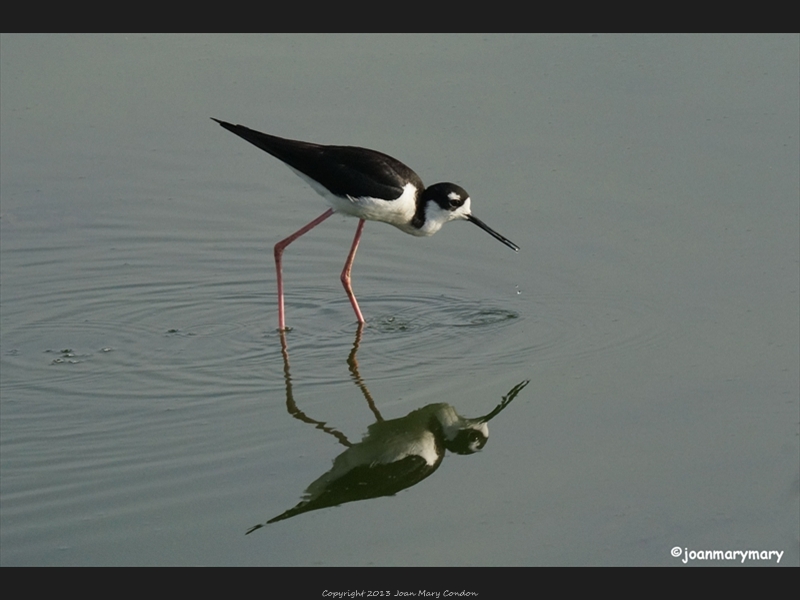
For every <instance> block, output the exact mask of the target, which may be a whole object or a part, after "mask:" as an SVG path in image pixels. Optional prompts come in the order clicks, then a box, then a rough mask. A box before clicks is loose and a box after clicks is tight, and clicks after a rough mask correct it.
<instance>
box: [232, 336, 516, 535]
mask: <svg viewBox="0 0 800 600" xmlns="http://www.w3.org/2000/svg"><path fill="white" fill-rule="evenodd" d="M361 333H362V327H361V326H359V328H358V331H357V332H356V339H355V342H354V343H353V349H352V350H351V352H350V356H349V357H348V359H347V364H348V366H349V368H350V373H351V375H352V377H353V380H354V381H355V383H356V385H357V386H358V387H359V389H360V390H361V393H362V394H363V395H364V398H365V399H366V401H367V404H368V406H369V408H370V410H372V412H373V414H374V415H375V418H376V422H375V423H373V424H372V425H370V426H369V427H368V428H367V433H366V434H365V435H364V437H363V439H362V440H361V441H360V442H358V443H355V444H354V443H352V442H351V441H350V440H348V439H347V437H346V436H345V435H344V434H343V433H342V432H341V431H338V430H336V429H334V428H333V427H329V426H328V425H326V424H325V423H324V422H322V421H317V420H316V419H312V418H311V417H309V416H307V415H306V414H305V413H304V412H303V411H301V410H300V409H299V408H298V406H297V404H296V403H295V400H294V394H293V392H292V378H291V374H290V371H289V350H288V347H287V345H286V336H285V334H284V332H281V333H280V335H281V350H282V352H283V365H284V378H285V381H286V407H287V409H288V411H289V414H291V415H292V416H293V417H294V418H296V419H299V420H301V421H303V422H305V423H310V424H313V425H315V426H316V427H317V428H318V429H321V430H323V431H325V432H326V433H329V434H331V435H333V436H334V437H336V439H337V440H338V441H339V442H340V443H341V444H342V445H343V446H346V447H347V449H346V450H345V451H344V452H342V453H341V454H340V455H339V456H337V457H336V459H335V460H334V461H333V468H331V470H330V471H328V472H327V473H324V474H323V475H322V476H321V477H319V478H318V479H317V480H316V481H314V482H312V483H311V485H309V486H308V488H307V489H306V491H305V494H304V495H303V499H302V500H301V501H300V502H299V503H298V504H297V506H295V507H294V508H290V509H289V510H287V511H286V512H283V513H281V514H280V515H278V516H277V517H273V518H272V519H270V520H269V521H267V522H266V523H262V524H259V525H256V526H254V527H251V528H250V529H249V530H248V531H247V533H252V532H253V531H255V530H256V529H260V528H261V527H264V525H268V524H270V523H275V522H276V521H283V520H284V519H289V518H291V517H294V516H297V515H299V514H302V513H305V512H309V511H312V510H319V509H321V508H327V507H330V506H337V505H339V504H344V503H345V502H355V501H356V500H367V499H369V498H379V497H381V496H391V495H393V494H396V493H397V492H399V491H401V490H404V489H406V488H408V487H411V486H412V485H415V484H417V483H419V482H420V481H422V480H423V479H425V478H426V477H428V476H429V475H431V474H432V473H433V472H434V471H435V470H436V469H438V468H439V465H440V464H441V463H442V459H443V458H444V455H445V450H450V451H451V452H455V453H457V454H473V453H474V452H477V451H478V450H480V449H481V448H483V447H484V446H485V445H486V441H487V439H488V437H489V428H488V425H487V424H488V422H489V421H490V420H491V419H493V418H494V417H496V416H497V415H498V414H499V413H500V412H501V411H502V410H503V409H504V408H505V407H506V406H508V405H509V404H510V403H511V401H512V400H513V399H514V398H515V397H516V396H517V394H518V393H519V392H520V390H522V388H524V387H525V386H526V385H528V381H522V382H520V383H518V384H517V385H515V386H514V387H513V388H511V390H509V392H508V393H507V394H506V395H505V396H503V399H502V401H501V402H500V404H498V405H497V406H496V407H495V408H494V410H492V411H491V412H490V413H488V414H487V415H484V416H482V417H477V418H474V419H467V418H464V417H462V416H460V415H459V414H458V413H457V412H456V411H455V409H454V408H453V407H452V406H451V405H449V404H445V403H437V404H429V405H427V406H424V407H422V408H418V409H417V410H415V411H412V412H411V413H409V414H408V415H406V416H405V417H401V418H398V419H390V420H388V421H387V420H385V419H384V418H383V417H382V416H381V414H380V411H379V410H378V408H377V406H375V402H374V401H373V399H372V395H371V394H370V393H369V390H368V389H367V386H366V384H365V383H364V380H363V379H362V377H361V374H360V373H359V370H358V361H357V359H356V354H357V352H358V347H359V344H360V342H361Z"/></svg>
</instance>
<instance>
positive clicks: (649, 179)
mask: <svg viewBox="0 0 800 600" xmlns="http://www.w3.org/2000/svg"><path fill="white" fill-rule="evenodd" d="M799 56H800V42H799V38H798V36H797V35H784V36H781V35H773V36H510V37H508V36H464V35H460V36H135V35H130V36H16V35H3V36H0V59H1V60H2V63H1V64H0V200H1V201H2V204H1V206H0V250H1V252H2V254H1V258H2V260H0V275H1V276H2V280H1V281H0V309H1V312H0V319H1V320H0V331H1V333H2V337H1V338H0V361H2V362H1V369H2V370H1V371H0V374H1V375H2V379H1V380H0V393H1V399H2V411H0V450H1V451H0V467H1V468H2V472H1V475H2V477H1V478H0V502H1V506H2V510H1V511H0V564H2V565H4V566H9V565H187V564H188V565H675V566H683V565H684V562H683V561H684V560H687V562H686V564H691V565H707V564H713V565H736V564H741V560H711V561H700V560H696V559H697V552H698V551H705V550H721V551H735V550H757V551H760V552H763V551H766V552H769V551H778V552H782V553H783V554H782V558H781V559H780V565H793V566H797V565H798V564H800V548H799V545H800V523H799V520H800V517H798V514H800V464H799V463H800V458H799V457H800V447H799V446H800V437H798V436H799V431H798V422H799V421H800V407H799V406H798V404H799V403H800V382H799V375H798V364H800V351H799V350H798V346H799V345H800V300H799V299H798V289H800V282H799V281H798V279H799V278H800V275H799V273H800V232H799V231H798V229H799V227H800V226H799V225H798V222H799V219H800V196H799V194H800V192H799V190H800V183H799V181H800V175H799V171H800V168H799V167H798V155H799V153H800V146H799V142H798V140H799V139H800V124H799V123H798V114H800V101H799V100H798V84H799V83H800V82H798V72H799V69H800V58H799ZM212 116H213V117H217V118H220V119H225V120H229V121H232V122H236V123H242V124H244V125H247V126H249V127H252V128H255V129H259V130H262V131H267V132H270V133H274V134H277V135H282V136H285V137H292V138H297V139H306V140H310V141H316V142H320V143H331V144H350V145H360V146H366V147H371V148H375V149H378V150H381V151H383V152H386V153H388V154H391V155H393V156H396V157H397V158H399V159H401V160H403V161H404V162H406V163H407V164H408V165H409V166H411V167H412V168H414V169H415V170H416V171H417V172H418V173H419V174H420V176H421V177H422V178H423V180H424V181H425V182H426V183H428V184H431V183H434V182H436V181H442V180H444V181H448V180H450V181H454V182H455V183H458V184H459V185H462V186H463V187H465V188H466V189H467V190H468V191H469V192H470V194H471V195H472V201H473V209H474V212H475V214H476V215H477V216H479V217H480V218H481V219H483V220H484V221H486V223H488V224H489V225H490V226H491V227H493V228H495V229H496V230H498V231H499V232H500V233H502V234H503V235H505V236H507V237H508V238H509V239H511V240H512V241H514V242H516V243H517V244H518V245H519V246H520V247H521V251H520V252H519V253H518V254H516V253H514V252H512V251H511V250H509V249H508V248H506V247H505V246H503V245H502V244H500V243H499V242H497V241H496V240H494V239H492V238H491V237H490V236H488V235H486V234H485V233H484V232H482V231H481V230H480V229H478V228H477V227H474V226H472V225H469V224H467V223H453V224H449V225H447V226H446V227H445V228H444V229H443V230H442V231H441V232H439V233H438V234H437V235H436V236H434V237H432V238H425V239H421V238H412V237H411V236H407V235H405V234H403V233H402V232H400V231H399V230H396V229H394V228H392V227H390V226H387V225H384V224H381V223H368V224H367V226H366V229H365V233H364V237H363V239H362V242H361V247H360V249H359V255H358V257H357V259H356V262H355V267H354V271H353V282H354V283H353V285H354V289H355V291H356V294H357V295H358V298H359V301H360V304H361V308H362V310H363V311H364V314H365V316H366V318H367V326H366V327H365V328H364V330H363V332H362V335H361V336H360V340H359V339H358V336H357V327H356V323H355V320H354V316H353V313H352V310H351V308H350V305H349V303H348V301H347V298H346V296H345V294H344V292H343V291H342V289H341V286H340V283H339V272H340V270H341V267H342V264H343V263H344V260H345V257H346V253H347V249H348V247H349V244H350V241H351V239H352V236H353V233H354V231H355V225H356V221H355V220H353V219H349V218H346V217H341V216H334V217H333V218H332V219H330V220H328V221H327V222H325V223H324V224H323V225H320V227H318V228H317V229H315V230H314V231H313V232H311V233H309V234H308V235H307V236H305V237H304V238H302V239H301V240H299V241H298V242H296V243H295V244H293V245H292V246H290V247H289V249H288V250H287V252H286V255H285V277H286V286H287V290H286V293H287V296H286V303H287V322H288V324H289V325H290V326H291V327H292V328H293V329H292V331H291V332H289V334H288V336H287V340H286V341H287V352H286V354H285V355H284V354H283V353H282V351H281V339H280V336H279V335H278V333H277V332H276V330H275V328H276V325H277V316H276V306H275V277H274V271H273V265H272V245H273V244H274V243H275V242H276V241H278V240H279V239H282V238H283V237H285V236H287V235H288V234H289V233H291V232H293V231H294V230H296V229H297V228H299V227H300V226H302V225H303V224H305V223H306V222H308V221H310V220H311V219H312V218H314V217H316V216H317V215H319V214H320V213H321V212H322V211H323V210H324V208H325V207H324V204H323V202H322V201H321V198H319V197H318V196H317V195H316V194H315V193H314V192H313V191H312V190H311V189H310V188H309V187H308V186H307V185H306V184H305V183H304V182H303V181H302V180H300V179H299V178H297V177H296V176H295V175H294V174H293V173H292V172H291V171H290V170H289V169H287V168H286V167H284V166H283V165H281V164H280V163H279V162H278V161H276V160H275V159H272V158H271V157H269V156H268V155H266V154H264V153H263V152H260V151H259V150H257V149H256V148H254V147H252V146H250V145H249V144H247V143H246V142H244V141H243V140H241V139H239V138H237V137H235V136H233V135H232V134H230V133H228V132H226V131H224V130H223V129H222V128H220V127H219V126H218V125H217V124H216V123H213V122H212V121H210V120H209V117H212ZM356 343H358V348H357V352H355V353H354V346H355V345H356ZM353 356H355V360H353V358H352V357H353ZM348 360H349V361H350V362H349V363H348ZM528 379H529V380H530V381H531V382H530V384H529V385H528V386H527V387H526V388H525V389H523V390H521V391H520V393H519V395H518V396H517V397H516V398H515V399H514V401H513V402H512V403H511V404H509V405H508V406H507V407H506V408H505V410H504V411H503V412H502V413H501V414H499V415H498V416H497V417H496V418H495V419H494V420H493V421H492V422H491V424H490V432H491V436H490V438H489V440H488V443H487V444H486V446H485V448H483V450H482V451H481V452H479V453H476V454H472V455H468V456H461V455H456V454H449V455H447V456H446V457H445V458H444V460H443V461H442V463H441V466H440V467H439V469H438V470H437V471H436V472H434V473H433V474H432V475H430V476H429V477H428V478H427V479H425V480H423V481H422V482H421V483H419V484H418V485H416V486H413V487H410V488H408V489H405V490H403V491H400V492H399V493H398V494H397V495H395V496H390V497H382V498H377V499H372V500H365V501H360V502H352V503H349V504H345V505H342V506H340V507H337V508H326V509H321V510H317V511H313V512H309V513H306V514H301V515H299V516H296V517H293V518H291V519H287V520H284V521H281V522H278V523H273V524H270V525H268V526H266V527H264V528H262V529H259V530H257V531H255V532H253V533H252V534H251V535H249V536H245V532H246V531H247V530H248V529H249V528H250V527H252V526H254V525H256V524H258V523H263V522H264V521H266V520H267V519H270V518H272V517H275V516H277V515H279V514H281V513H283V512H284V511H286V510H287V509H289V508H291V507H293V506H295V504H297V503H298V502H299V500H300V498H301V496H302V494H303V491H304V490H305V488H306V487H307V486H308V485H309V484H310V483H311V482H312V481H314V480H315V479H317V478H318V477H320V476H321V475H322V474H323V473H325V472H326V471H328V470H329V469H330V468H331V461H332V460H333V459H334V458H335V457H336V456H338V455H339V454H341V453H342V452H343V451H344V450H345V448H344V447H343V445H342V441H341V438H345V439H346V440H348V441H349V442H350V443H351V444H352V443H356V442H358V441H359V440H360V439H361V436H362V435H363V434H364V433H365V432H366V431H367V428H368V427H369V426H370V425H371V424H372V423H374V422H375V421H376V419H377V418H378V416H377V415H380V418H383V419H386V420H390V419H398V418H401V417H405V416H406V415H409V414H410V413H412V411H414V410H416V409H419V408H422V407H425V406H427V405H430V404H433V403H447V404H450V405H452V406H453V407H454V409H455V410H456V411H458V413H460V414H461V415H464V416H468V417H475V416H478V415H485V414H486V413H488V412H489V411H491V410H492V409H493V408H494V407H495V406H497V405H498V403H499V402H500V401H501V398H502V397H503V396H504V395H505V394H507V393H508V392H509V391H510V390H511V389H512V388H513V387H514V386H515V385H517V384H518V383H520V382H521V381H523V380H528ZM370 402H371V403H372V404H370ZM299 413H302V416H303V417H305V420H303V419H302V418H300V415H299ZM323 422H324V423H325V425H324V428H323V426H322V425H320V423H323ZM332 432H334V433H335V434H336V435H331V433H332ZM337 435H338V436H339V437H337ZM674 548H677V549H678V550H677V551H676V552H675V554H680V555H679V556H677V557H676V556H675V555H674V554H673V549H674ZM687 555H688V556H689V557H690V558H687ZM775 556H776V555H772V557H771V558H768V559H766V560H756V559H751V558H749V559H748V560H746V561H745V563H744V564H747V565H764V564H772V565H774V564H776V563H777V562H778V561H777V559H776V557H775ZM691 557H693V558H691Z"/></svg>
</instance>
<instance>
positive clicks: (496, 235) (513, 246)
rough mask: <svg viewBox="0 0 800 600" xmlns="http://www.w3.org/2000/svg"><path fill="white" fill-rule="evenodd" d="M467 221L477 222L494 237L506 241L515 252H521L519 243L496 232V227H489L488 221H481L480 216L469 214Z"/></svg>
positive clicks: (476, 223)
mask: <svg viewBox="0 0 800 600" xmlns="http://www.w3.org/2000/svg"><path fill="white" fill-rule="evenodd" d="M467 221H469V222H470V223H475V225H477V226H478V227H480V228H481V229H483V230H484V231H485V232H486V233H488V234H489V235H491V236H492V237H493V238H495V239H498V240H500V241H501V242H503V243H504V244H505V245H506V246H508V247H509V248H511V249H512V250H513V251H514V252H519V246H517V245H516V244H515V243H514V242H512V241H511V240H509V239H508V238H505V237H503V236H502V235H500V234H499V233H497V232H496V231H495V230H494V229H492V228H491V227H489V226H488V225H487V224H486V223H484V222H483V221H481V220H480V219H479V218H478V217H476V216H475V215H470V216H468V217H467Z"/></svg>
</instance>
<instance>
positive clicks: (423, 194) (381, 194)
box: [212, 117, 519, 331]
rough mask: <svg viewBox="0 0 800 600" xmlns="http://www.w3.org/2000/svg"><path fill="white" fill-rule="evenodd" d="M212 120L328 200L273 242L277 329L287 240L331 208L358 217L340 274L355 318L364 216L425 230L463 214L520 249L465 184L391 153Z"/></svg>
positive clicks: (407, 229)
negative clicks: (437, 177) (476, 204)
mask: <svg viewBox="0 0 800 600" xmlns="http://www.w3.org/2000/svg"><path fill="white" fill-rule="evenodd" d="M212 119H213V117H212ZM213 120H214V121H216V122H217V123H219V124H220V125H222V126H223V127H224V128H225V129H227V130H228V131H231V132H233V133H235V134H236V135H238V136H239V137H242V138H244V139H245V140H247V141H248V142H250V143H251V144H254V145H255V146H258V147H259V148H261V149H262V150H264V151H265V152H268V153H269V154H271V155H272V156H274V157H275V158H277V159H279V160H281V161H283V162H284V163H286V164H287V165H289V167H291V168H292V170H293V171H295V173H297V174H298V175H300V176H301V177H302V178H303V179H305V180H306V181H308V183H309V184H310V185H311V187H312V188H314V190H316V191H317V192H318V193H319V194H321V195H322V196H323V197H324V198H325V199H326V200H327V201H328V203H329V204H330V205H331V208H329V209H328V210H327V211H325V212H324V213H322V214H321V215H320V216H319V217H317V218H316V219H314V220H313V221H311V222H310V223H309V224H308V225H306V226H304V227H301V228H300V229H299V230H297V231H296V232H295V233H293V234H292V235H290V236H289V237H288V238H286V239H285V240H282V241H280V242H278V243H277V244H275V267H276V269H277V273H278V325H279V328H280V330H281V331H283V330H285V329H286V320H285V318H284V309H283V276H282V272H281V257H282V256H283V251H284V250H285V249H286V246H288V245H289V244H291V243H292V242H293V241H294V240H296V239H297V238H299V237H300V236H301V235H303V234H304V233H306V232H308V231H310V230H311V229H313V228H314V227H316V226H317V225H319V224H320V223H322V222H323V221H324V220H325V219H327V218H328V217H330V216H331V215H332V214H333V213H334V212H340V213H342V214H346V215H351V216H353V217H358V219H359V222H358V227H357V228H356V235H355V238H354V239H353V244H352V246H351V247H350V254H348V256H347V261H346V262H345V264H344V269H343V270H342V275H341V280H342V284H343V285H344V289H345V291H346V292H347V297H348V298H349V299H350V304H351V305H352V306H353V310H354V311H355V313H356V318H357V319H358V322H359V323H364V322H365V321H364V317H363V315H362V314H361V309H360V308H359V307H358V302H357V301H356V296H355V294H354V293H353V288H352V287H351V286H350V270H351V268H352V266H353V259H355V256H356V250H357V249H358V242H359V241H360V240H361V232H362V231H363V229H364V222H365V221H366V220H370V221H383V222H384V223H389V224H390V225H394V226H395V227H397V228H398V229H401V230H402V231H405V232H406V233H410V234H411V235H417V236H428V235H433V234H434V233H436V232H437V231H439V229H441V227H442V225H444V224H445V223H447V222H448V221H452V220H454V219H465V220H467V221H470V222H472V223H475V225H477V226H478V227H480V228H481V229H483V230H484V231H486V232H488V233H489V234H491V235H492V236H494V237H495V238H497V239H498V240H500V241H501V242H503V243H504V244H505V245H506V246H508V247H509V248H511V249H512V250H514V251H519V246H517V245H516V244H514V243H513V242H511V241H510V240H508V239H506V238H505V237H503V236H502V235H500V234H499V233H497V232H496V231H494V230H493V229H491V228H490V227H489V226H488V225H486V223H484V222H483V221H481V220H480V219H478V218H477V217H476V216H474V215H473V214H472V211H471V209H470V198H469V194H467V192H466V191H464V189H463V188H461V187H459V186H457V185H456V184H454V183H437V184H435V185H432V186H430V187H427V188H426V187H425V186H424V185H423V183H422V180H421V179H420V178H419V176H418V175H417V174H416V173H415V172H414V171H412V170H411V169H409V168H408V167H407V166H406V165H404V164H403V163H401V162H400V161H399V160H397V159H395V158H392V157H391V156H387V155H386V154H383V153H381V152H376V151H375V150H368V149H366V148H358V147H355V146H323V145H320V144H312V143H309V142H300V141H296V140H287V139H283V138H279V137H276V136H274V135H267V134H266V133H261V132H259V131H254V130H253V129H249V128H247V127H244V126H242V125H233V124H231V123H226V122H225V121H220V120H219V119H213Z"/></svg>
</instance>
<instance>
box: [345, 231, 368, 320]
mask: <svg viewBox="0 0 800 600" xmlns="http://www.w3.org/2000/svg"><path fill="white" fill-rule="evenodd" d="M363 230H364V219H360V220H359V221H358V227H357V228H356V237H354V238H353V245H352V246H351V247H350V254H348V255H347V262H346V263H344V269H343V270H342V285H343V286H344V291H345V292H347V297H348V298H350V304H352V305H353V310H354V311H355V313H356V319H358V322H359V323H361V324H362V325H363V324H364V323H366V321H365V320H364V316H363V315H362V314H361V309H360V308H358V302H357V301H356V295H355V294H354V293H353V288H352V287H350V269H352V268H353V260H354V259H355V257H356V250H358V242H359V241H361V232H362V231H363Z"/></svg>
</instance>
